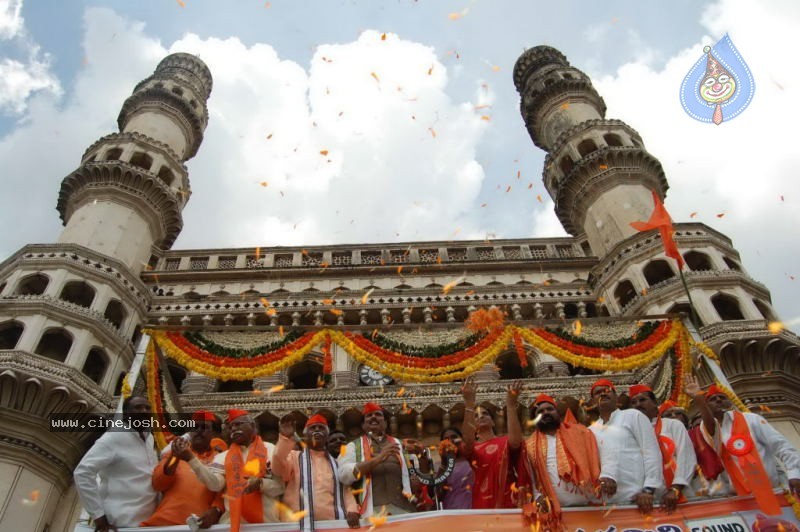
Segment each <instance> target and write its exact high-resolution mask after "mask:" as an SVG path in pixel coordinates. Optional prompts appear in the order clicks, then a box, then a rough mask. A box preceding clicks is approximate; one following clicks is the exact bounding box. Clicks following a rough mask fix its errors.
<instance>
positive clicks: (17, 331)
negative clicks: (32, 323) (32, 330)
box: [0, 321, 25, 349]
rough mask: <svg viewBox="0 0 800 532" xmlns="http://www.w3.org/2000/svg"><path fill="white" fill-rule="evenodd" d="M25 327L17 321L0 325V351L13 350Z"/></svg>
mask: <svg viewBox="0 0 800 532" xmlns="http://www.w3.org/2000/svg"><path fill="white" fill-rule="evenodd" d="M24 330H25V326H24V325H23V324H22V323H20V322H18V321H6V322H3V323H0V349H14V348H15V347H17V342H19V338H20V336H22V331H24Z"/></svg>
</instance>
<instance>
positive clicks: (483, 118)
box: [481, 115, 492, 122]
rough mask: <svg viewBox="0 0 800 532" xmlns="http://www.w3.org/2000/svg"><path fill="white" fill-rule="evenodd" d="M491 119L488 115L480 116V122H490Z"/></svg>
mask: <svg viewBox="0 0 800 532" xmlns="http://www.w3.org/2000/svg"><path fill="white" fill-rule="evenodd" d="M491 119H492V117H491V116H489V115H481V120H486V121H487V122H488V121H490V120H491Z"/></svg>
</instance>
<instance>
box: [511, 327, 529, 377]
mask: <svg viewBox="0 0 800 532" xmlns="http://www.w3.org/2000/svg"><path fill="white" fill-rule="evenodd" d="M514 349H516V351H517V358H518V359H519V365H520V367H523V368H526V367H528V357H527V356H525V348H524V347H523V346H522V338H520V336H519V333H518V332H516V331H514Z"/></svg>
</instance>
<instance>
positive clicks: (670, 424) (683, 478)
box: [628, 384, 697, 513]
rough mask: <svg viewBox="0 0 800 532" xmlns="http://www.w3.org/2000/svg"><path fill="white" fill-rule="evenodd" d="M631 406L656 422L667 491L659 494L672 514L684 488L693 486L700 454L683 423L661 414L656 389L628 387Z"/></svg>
mask: <svg viewBox="0 0 800 532" xmlns="http://www.w3.org/2000/svg"><path fill="white" fill-rule="evenodd" d="M628 396H629V397H630V398H631V406H632V407H633V408H635V409H636V410H638V411H639V412H641V413H642V414H644V415H645V416H647V418H648V419H649V420H650V423H652V424H653V428H654V429H655V433H656V437H657V438H658V444H659V447H660V448H661V462H662V472H663V474H664V484H665V487H666V491H663V492H661V493H658V495H660V496H661V505H662V506H663V507H664V509H665V510H666V511H667V513H672V512H674V511H675V508H677V506H678V502H679V501H680V500H681V498H682V497H681V496H682V495H683V491H684V489H686V488H688V487H689V486H690V485H691V481H692V477H693V476H694V473H695V470H696V469H697V457H696V456H695V454H694V446H693V445H692V441H691V440H690V439H689V433H688V432H687V431H686V427H684V426H683V423H681V422H680V421H678V420H677V419H669V418H666V417H662V416H661V415H660V414H659V408H658V403H656V396H655V394H654V393H653V390H652V389H651V388H650V387H649V386H647V385H646V384H636V385H634V386H631V387H630V390H628Z"/></svg>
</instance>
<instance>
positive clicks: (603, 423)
mask: <svg viewBox="0 0 800 532" xmlns="http://www.w3.org/2000/svg"><path fill="white" fill-rule="evenodd" d="M590 394H591V397H592V401H593V402H594V404H596V405H597V409H598V412H599V413H600V417H599V418H598V420H597V421H595V422H594V423H592V425H591V426H590V427H589V429H590V430H591V431H592V432H593V433H594V435H595V438H596V439H597V447H598V449H599V450H600V492H601V494H602V495H603V496H604V498H605V500H606V502H607V503H611V504H630V503H634V504H636V506H638V507H639V511H640V512H642V513H643V514H649V513H651V512H652V511H653V496H654V494H655V492H656V490H658V489H661V488H662V487H663V485H664V475H663V473H662V471H661V450H660V449H659V447H658V440H657V439H656V433H655V431H654V430H653V426H652V425H651V424H650V420H649V419H647V416H645V415H644V414H642V413H641V412H639V411H638V410H635V409H632V408H631V409H627V410H619V409H618V408H617V390H616V388H614V384H613V383H612V382H611V381H609V380H608V379H600V380H598V381H597V382H595V383H594V384H593V385H592V388H591V391H590Z"/></svg>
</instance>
